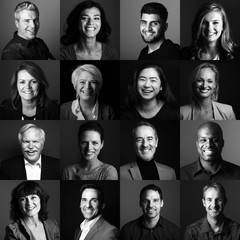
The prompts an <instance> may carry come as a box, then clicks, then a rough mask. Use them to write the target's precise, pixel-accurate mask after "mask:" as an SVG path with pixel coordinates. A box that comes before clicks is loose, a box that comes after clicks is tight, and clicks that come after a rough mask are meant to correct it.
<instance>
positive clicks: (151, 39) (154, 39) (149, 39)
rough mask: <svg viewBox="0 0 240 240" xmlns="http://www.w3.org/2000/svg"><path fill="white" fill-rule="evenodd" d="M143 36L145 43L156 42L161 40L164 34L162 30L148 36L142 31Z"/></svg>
mask: <svg viewBox="0 0 240 240" xmlns="http://www.w3.org/2000/svg"><path fill="white" fill-rule="evenodd" d="M141 37H142V39H143V41H144V42H145V43H156V42H159V41H160V40H161V39H162V38H163V37H164V34H163V33H162V32H161V31H158V32H157V33H156V34H154V35H152V36H146V35H145V34H143V33H142V32H141Z"/></svg>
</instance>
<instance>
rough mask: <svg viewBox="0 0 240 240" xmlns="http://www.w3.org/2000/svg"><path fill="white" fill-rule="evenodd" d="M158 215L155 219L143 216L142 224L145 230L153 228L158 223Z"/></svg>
mask: <svg viewBox="0 0 240 240" xmlns="http://www.w3.org/2000/svg"><path fill="white" fill-rule="evenodd" d="M159 218H160V215H157V216H156V217H155V218H148V217H145V216H144V219H143V223H144V225H145V226H146V227H147V228H150V229H151V228H154V227H155V226H156V225H157V223H158V221H159Z"/></svg>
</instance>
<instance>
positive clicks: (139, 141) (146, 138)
mask: <svg viewBox="0 0 240 240" xmlns="http://www.w3.org/2000/svg"><path fill="white" fill-rule="evenodd" d="M134 144H135V146H134V147H135V151H136V154H137V156H138V157H139V158H141V159H142V160H143V161H150V160H152V159H153V157H154V154H155V152H156V148H157V146H158V139H157V138H156V136H155V132H154V130H153V129H152V128H151V127H149V126H139V127H138V128H137V129H136V131H135V138H134Z"/></svg>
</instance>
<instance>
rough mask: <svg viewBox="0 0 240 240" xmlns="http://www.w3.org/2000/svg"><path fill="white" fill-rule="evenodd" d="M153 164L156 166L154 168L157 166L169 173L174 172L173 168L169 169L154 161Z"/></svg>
mask: <svg viewBox="0 0 240 240" xmlns="http://www.w3.org/2000/svg"><path fill="white" fill-rule="evenodd" d="M155 164H156V166H157V167H158V168H161V169H162V170H165V171H171V172H172V171H174V169H173V168H171V167H169V166H167V165H164V164H161V163H159V162H156V161H155Z"/></svg>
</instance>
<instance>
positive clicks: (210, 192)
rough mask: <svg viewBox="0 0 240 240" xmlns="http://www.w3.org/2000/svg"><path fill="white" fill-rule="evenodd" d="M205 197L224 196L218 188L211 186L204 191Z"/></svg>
mask: <svg viewBox="0 0 240 240" xmlns="http://www.w3.org/2000/svg"><path fill="white" fill-rule="evenodd" d="M204 197H205V198H222V197H223V196H222V194H221V192H220V191H219V190H218V189H217V188H213V187H211V188H208V189H207V190H206V191H205V192H204Z"/></svg>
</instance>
